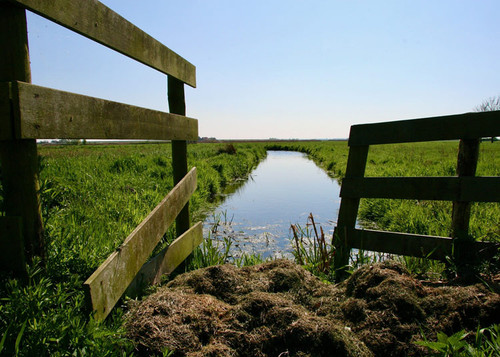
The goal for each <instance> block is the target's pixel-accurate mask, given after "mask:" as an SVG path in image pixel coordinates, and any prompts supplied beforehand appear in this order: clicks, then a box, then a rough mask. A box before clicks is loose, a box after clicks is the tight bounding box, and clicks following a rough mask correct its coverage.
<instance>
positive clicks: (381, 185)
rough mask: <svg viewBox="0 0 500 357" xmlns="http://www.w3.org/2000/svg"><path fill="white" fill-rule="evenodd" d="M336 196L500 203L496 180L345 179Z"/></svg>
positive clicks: (477, 178)
mask: <svg viewBox="0 0 500 357" xmlns="http://www.w3.org/2000/svg"><path fill="white" fill-rule="evenodd" d="M340 196H341V197H349V198H394V199H417V200H442V201H462V202H500V177H352V178H348V177H346V178H344V179H343V180H342V188H341V190H340Z"/></svg>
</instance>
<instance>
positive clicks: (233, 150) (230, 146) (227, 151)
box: [217, 144, 236, 155]
mask: <svg viewBox="0 0 500 357" xmlns="http://www.w3.org/2000/svg"><path fill="white" fill-rule="evenodd" d="M217 154H229V155H234V154H236V148H235V147H234V145H233V144H227V145H226V146H224V147H221V148H219V150H217Z"/></svg>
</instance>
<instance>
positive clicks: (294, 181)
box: [206, 151, 340, 256]
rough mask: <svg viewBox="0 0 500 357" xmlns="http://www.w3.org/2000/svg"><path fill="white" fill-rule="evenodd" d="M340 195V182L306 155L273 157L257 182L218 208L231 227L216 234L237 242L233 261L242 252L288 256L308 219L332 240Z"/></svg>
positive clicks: (257, 174) (261, 169) (259, 172)
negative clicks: (295, 228)
mask: <svg viewBox="0 0 500 357" xmlns="http://www.w3.org/2000/svg"><path fill="white" fill-rule="evenodd" d="M339 192H340V187H339V185H338V184H337V182H336V181H335V180H333V179H331V178H330V177H328V175H327V174H326V173H325V172H324V171H323V170H321V169H320V168H318V167H317V166H316V165H315V164H314V162H312V161H311V160H309V159H308V158H307V156H306V155H304V154H302V153H298V152H290V151H268V153H267V158H266V159H265V160H264V161H263V162H262V163H261V164H260V165H259V166H258V167H257V169H255V171H254V172H253V173H252V179H251V180H248V181H247V182H246V183H245V184H244V185H243V186H242V187H241V188H239V189H238V190H237V191H236V192H235V193H234V194H232V195H230V196H229V197H228V198H227V199H226V200H225V202H224V203H222V204H221V205H220V206H219V207H218V208H217V210H216V215H217V214H219V217H221V223H224V222H226V223H229V222H231V224H222V225H221V226H219V227H218V230H217V231H218V233H219V236H224V235H226V236H231V237H232V238H233V254H234V255H238V252H239V251H240V250H241V251H244V252H255V253H261V254H262V255H263V256H281V255H285V256H289V253H287V252H289V251H290V248H289V247H290V232H289V231H290V225H291V224H297V223H298V224H300V225H302V226H305V225H306V221H307V217H308V216H309V213H313V215H314V218H315V221H316V222H317V223H319V224H321V225H322V226H323V229H324V230H325V232H328V237H329V238H328V239H331V233H332V231H333V221H335V220H336V219H337V215H338V208H339V204H340V198H339ZM210 221H211V220H210V219H209V220H208V222H207V223H210ZM206 226H207V228H208V226H209V224H207V225H206ZM207 232H208V229H207ZM207 234H208V233H207Z"/></svg>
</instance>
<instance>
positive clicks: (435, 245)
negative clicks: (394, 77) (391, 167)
mask: <svg viewBox="0 0 500 357" xmlns="http://www.w3.org/2000/svg"><path fill="white" fill-rule="evenodd" d="M492 136H500V111H493V112H484V113H467V114H461V115H451V116H443V117H435V118H425V119H415V120H402V121H395V122H386V123H376V124H364V125H354V126H352V127H351V132H350V135H349V157H348V162H347V168H346V174H345V178H344V179H343V181H342V188H341V192H340V196H341V197H342V200H341V204H340V209H339V216H338V220H337V227H336V229H335V232H334V244H335V245H336V248H337V250H336V255H335V264H334V265H335V269H338V270H339V271H342V270H343V269H344V268H345V267H346V266H347V265H348V263H349V256H350V250H351V248H357V249H364V250H369V251H377V252H385V253H392V254H398V255H406V256H415V257H429V258H432V259H438V260H446V259H447V257H453V258H454V260H455V261H457V262H465V261H468V260H472V259H473V258H474V256H475V257H476V258H477V257H478V256H479V255H480V254H486V253H487V252H489V253H494V252H496V251H497V249H498V245H497V244H493V243H488V242H476V241H474V240H473V239H471V238H470V237H469V235H468V230H469V217H470V206H471V202H500V177H475V172H476V166H477V159H478V153H479V142H480V139H481V138H482V137H492ZM457 139H459V140H460V142H459V149H458V161H457V176H455V177H364V173H365V167H366V160H367V156H368V149H369V146H370V145H379V144H390V143H407V142H422V141H437V140H457ZM361 198H391V199H413V200H443V201H453V212H452V227H450V231H451V237H432V236H425V235H417V234H408V233H396V232H386V231H378V230H368V229H357V228H356V218H357V215H358V208H359V202H360V199H361ZM338 275H339V277H340V279H341V278H342V277H344V276H345V274H338Z"/></svg>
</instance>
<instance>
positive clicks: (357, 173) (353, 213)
mask: <svg viewBox="0 0 500 357" xmlns="http://www.w3.org/2000/svg"><path fill="white" fill-rule="evenodd" d="M368 148H369V146H368V145H363V146H351V147H350V149H349V157H348V159H347V168H346V173H345V178H351V177H363V176H364V174H365V168H366V159H367V157H368ZM358 208H359V198H348V197H344V198H342V201H341V203H340V208H339V215H338V220H337V226H336V227H335V231H334V233H333V245H334V246H335V258H334V264H333V265H334V269H335V280H336V281H341V280H343V279H344V278H345V277H346V267H347V265H348V264H349V256H350V254H351V246H350V244H349V238H348V236H347V234H348V231H349V230H350V229H353V228H355V226H356V218H357V216H358Z"/></svg>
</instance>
